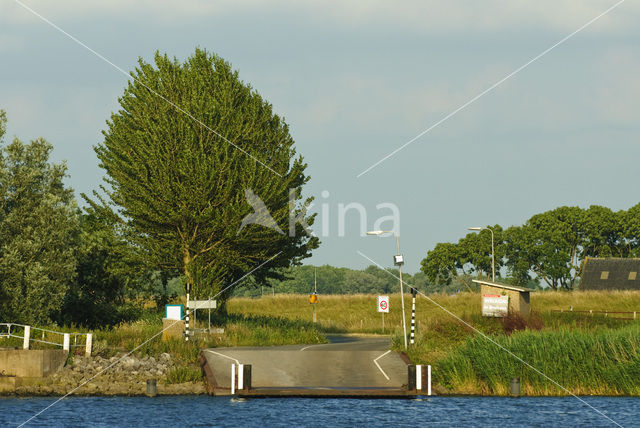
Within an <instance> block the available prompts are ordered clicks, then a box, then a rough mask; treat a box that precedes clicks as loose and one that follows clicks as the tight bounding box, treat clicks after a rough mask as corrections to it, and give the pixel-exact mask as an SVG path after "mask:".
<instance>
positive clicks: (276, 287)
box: [235, 265, 475, 297]
mask: <svg viewBox="0 0 640 428" xmlns="http://www.w3.org/2000/svg"><path fill="white" fill-rule="evenodd" d="M282 273H283V275H284V276H285V277H286V279H283V280H271V281H269V284H268V286H267V287H256V286H251V285H249V284H248V285H246V286H245V287H242V288H238V289H237V290H236V292H235V296H244V297H256V296H260V295H262V294H272V293H274V294H275V293H297V294H306V293H313V291H314V285H315V287H316V289H317V291H318V293H319V294H358V293H362V294H370V293H374V294H392V293H398V292H399V291H400V282H399V272H398V270H397V269H391V268H390V269H386V270H385V269H380V268H378V267H377V266H369V267H367V268H366V269H364V270H356V269H349V268H338V267H334V266H329V265H324V266H317V267H316V266H309V265H305V266H294V267H291V268H288V269H286V270H284V271H282ZM402 281H403V283H404V286H405V288H406V290H405V292H407V293H408V292H409V287H412V286H413V287H416V288H417V289H418V290H420V291H422V292H428V293H435V292H446V293H455V292H456V291H467V290H469V289H475V287H474V285H473V283H471V281H470V280H469V279H468V278H464V279H463V278H460V281H452V282H451V283H450V284H440V285H433V284H430V283H429V282H428V280H427V276H426V274H424V273H422V272H418V273H416V274H414V275H411V274H408V273H404V272H403V273H402Z"/></svg>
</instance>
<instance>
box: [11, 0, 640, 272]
mask: <svg viewBox="0 0 640 428" xmlns="http://www.w3.org/2000/svg"><path fill="white" fill-rule="evenodd" d="M616 3H617V2H616V1H589V0H586V1H562V0H556V1H519V2H513V1H483V2H477V1H471V0H469V1H455V0H453V1H406V2H390V1H386V2H385V1H371V0H354V1H350V2H341V1H330V0H325V1H309V2H295V1H271V2H259V1H244V2H243V1H218V2H205V1H181V2H179V3H178V2H169V1H138V2H126V1H110V2H102V3H94V2H85V1H58V2H45V1H25V2H24V4H26V5H28V6H29V7H31V8H33V9H34V10H35V11H37V12H38V13H39V14H41V15H42V16H43V17H46V18H47V19H49V20H50V21H51V22H53V23H55V24H56V25H58V26H59V27H60V28H62V29H64V30H65V31H67V32H68V33H69V34H71V35H73V36H75V37H77V38H78V39H79V40H81V41H82V42H83V43H85V44H86V45H87V46H90V47H91V48H92V49H94V50H95V51H97V52H99V53H100V54H102V55H104V56H105V57H106V58H108V59H109V60H110V61H112V62H113V63H114V64H116V65H118V66H119V67H122V68H123V69H125V70H130V69H132V68H133V67H134V66H135V63H136V61H137V58H138V57H140V56H141V57H143V58H145V59H147V60H149V59H151V57H152V55H153V53H154V52H155V50H160V51H161V52H166V53H168V54H169V55H171V56H176V57H178V58H180V59H184V58H185V57H187V56H189V55H190V54H191V53H192V52H193V51H194V49H195V47H196V46H200V47H203V48H206V49H207V50H210V51H213V52H216V53H217V54H219V55H220V56H222V57H224V58H225V59H226V60H228V61H229V62H231V63H232V65H233V66H234V68H236V69H238V70H239V72H240V76H241V78H242V79H243V80H244V81H246V82H248V83H250V84H251V85H252V86H253V87H254V88H255V89H257V90H258V91H259V92H260V93H261V94H262V95H263V96H264V97H265V98H266V99H267V100H269V101H270V102H271V103H272V104H273V105H274V109H275V111H276V112H277V113H278V114H281V115H282V116H284V117H285V118H286V120H287V122H288V123H289V125H290V127H291V132H292V135H293V137H294V138H295V140H296V146H297V150H298V152H299V153H301V154H302V155H303V156H304V157H305V159H306V160H307V161H308V163H309V168H308V172H309V174H310V175H311V181H310V183H309V185H308V187H307V188H306V193H307V194H308V195H314V196H316V208H317V209H318V211H320V208H321V204H325V206H326V207H327V209H328V213H329V216H328V217H325V218H326V220H325V222H326V223H328V224H329V231H328V234H327V235H328V236H324V237H322V241H323V244H322V245H321V247H320V248H319V249H318V250H316V251H315V253H314V256H313V258H311V259H309V260H308V261H307V262H308V263H314V264H324V263H329V264H333V265H336V266H349V267H354V268H360V267H364V266H366V265H368V264H370V262H369V261H367V260H366V259H364V258H363V257H362V256H360V255H358V253H357V251H361V252H362V253H364V254H366V255H368V256H369V257H371V258H372V259H373V260H375V261H377V262H379V263H380V264H382V265H390V264H391V255H392V254H393V253H394V251H395V243H394V242H393V240H392V239H391V238H378V237H362V236H360V226H359V218H358V216H357V215H356V213H355V212H354V211H352V212H349V214H348V215H347V218H346V229H345V230H346V235H345V236H344V237H339V236H338V207H339V204H340V203H342V204H348V203H352V202H356V203H360V204H362V205H363V206H364V207H365V208H366V210H367V227H366V228H372V227H373V223H374V221H375V220H376V218H378V217H380V216H383V215H388V214H389V211H388V210H377V209H376V205H377V204H380V203H393V204H395V205H396V206H397V207H398V209H399V211H400V244H401V247H402V252H403V253H405V256H406V259H407V266H406V268H407V270H408V271H409V272H415V271H417V270H418V269H419V262H420V260H421V259H422V258H424V256H425V255H426V252H427V251H428V250H429V249H431V248H433V246H434V245H435V244H436V243H437V242H443V241H457V240H458V239H459V238H460V237H462V236H463V235H464V234H465V233H467V231H466V228H467V227H469V226H479V225H487V224H495V223H500V224H501V225H503V226H510V225H514V224H521V223H523V222H524V221H526V220H527V219H528V218H529V217H530V216H531V215H533V214H535V213H538V212H542V211H545V210H548V209H553V208H555V207H557V206H560V205H578V206H582V207H587V206H589V205H592V204H599V205H604V206H608V207H611V208H613V209H627V208H629V207H631V206H633V205H635V204H636V203H638V202H639V198H638V196H637V195H636V194H635V193H636V192H635V188H636V183H637V177H638V174H637V170H638V168H637V162H638V159H640V144H639V141H638V135H639V131H640V109H639V107H640V73H638V70H639V69H640V27H639V26H637V25H636V24H637V22H640V4H639V3H637V2H632V1H626V2H624V3H622V4H620V5H619V6H617V7H616V8H615V9H613V10H612V11H611V12H610V13H608V14H607V15H605V16H603V17H602V18H600V19H598V20H597V21H596V22H594V23H593V24H592V25H590V26H588V27H587V28H585V29H584V30H582V31H581V32H579V33H578V34H576V35H575V36H573V37H571V38H570V39H568V40H567V41H566V42H565V43H563V44H561V45H560V46H558V47H556V48H554V49H553V50H552V51H550V52H549V53H548V54H546V55H545V56H543V57H542V58H540V59H539V60H537V61H535V62H534V63H532V64H531V65H530V66H528V67H527V68H525V69H524V70H522V71H521V72H520V73H518V74H517V75H515V76H513V77H512V78H510V79H508V80H507V81H505V82H504V83H503V84H501V85H499V86H498V87H496V88H495V89H494V90H492V91H490V92H489V93H487V94H486V95H485V96H483V97H482V98H480V99H478V100H477V101H476V102H475V103H473V104H472V105H470V106H469V107H468V108H466V109H464V110H462V111H460V112H459V113H457V114H456V115H454V116H453V117H451V118H450V119H449V120H447V121H446V122H444V123H443V124H442V125H440V126H438V127H436V128H434V129H433V130H432V131H431V132H429V133H427V134H426V135H424V136H423V137H421V138H420V139H418V140H417V141H415V142H414V143H412V144H411V145H409V146H408V147H406V148H405V149H403V150H401V151H400V152H398V153H397V154H396V155H395V156H393V157H391V158H389V159H388V160H386V161H385V162H383V163H381V164H380V165H379V166H377V167H376V168H374V169H372V170H371V171H369V172H368V173H367V174H364V175H362V176H361V177H359V178H358V177H357V176H358V174H360V173H361V172H362V171H364V170H365V169H367V168H368V167H369V166H371V165H372V164H374V163H375V162H377V161H378V160H380V159H381V158H383V157H384V156H386V155H387V154H389V153H390V152H391V151H393V150H394V149H396V148H398V147H400V146H401V145H403V144H404V143H405V142H407V141H408V140H410V139H411V138H413V137H414V136H416V135H417V134H419V133H420V132H422V131H423V130H425V129H427V128H429V127H430V126H431V125H433V124H434V123H436V122H438V121H439V120H440V119H442V118H443V117H444V116H446V115H447V114H449V113H450V112H452V111H454V110H455V109H457V108H458V107H460V106H461V105H463V104H464V103H465V102H467V101H469V100H470V99H472V98H473V97H474V96H476V95H477V94H479V93H481V92H482V91H484V90H485V89H487V88H489V87H491V85H493V84H494V83H496V82H497V81H499V80H500V79H502V78H503V77H504V76H506V75H508V74H509V73H511V72H512V71H514V70H516V69H517V68H518V67H520V66H521V65H523V64H524V63H526V62H527V61H529V60H530V59H532V58H534V57H535V56H536V55H538V54H540V53H541V52H543V51H544V50H545V49H547V48H549V47H550V46H552V45H553V44H555V43H557V42H558V41H559V40H561V39H562V38H564V37H566V36H567V35H568V34H570V33H572V32H574V31H575V30H576V29H578V28H580V27H581V26H583V25H584V24H586V23H587V22H588V21H590V20H591V19H593V18H595V17H596V16H598V15H600V14H601V13H602V12H604V11H605V10H607V9H608V8H610V7H611V6H613V5H615V4H616ZM126 80H127V79H126V77H125V76H124V75H122V74H121V73H120V72H118V71H117V70H116V69H114V68H113V67H112V66H110V65H109V64H107V63H105V62H104V61H102V60H101V59H99V58H97V57H96V56H95V55H93V54H92V53H90V52H88V51H87V50H86V49H84V48H82V47H81V46H79V45H78V44H76V43H74V42H73V41H72V40H70V39H69V38H68V37H66V36H65V35H63V34H61V33H60V32H58V31H56V30H55V29H53V28H52V27H51V26H49V25H48V24H46V23H45V22H43V21H42V20H41V19H39V18H37V17H35V16H34V15H33V14H32V13H30V12H29V11H27V10H26V9H25V8H23V7H22V6H21V5H20V4H19V3H16V2H14V1H13V0H0V108H2V109H4V110H6V111H7V115H8V118H9V127H8V134H9V136H10V137H11V136H13V135H16V136H18V137H20V138H22V139H30V138H34V137H37V136H43V137H45V138H47V139H48V140H49V141H50V142H51V143H52V144H53V145H54V159H55V160H57V161H58V160H62V159H65V160H66V161H67V164H68V166H69V173H70V178H69V180H68V182H69V184H70V185H71V186H72V187H73V188H74V189H75V190H76V192H77V193H78V194H79V193H80V192H90V191H91V190H93V189H95V188H96V187H97V186H98V185H99V184H100V181H101V177H102V171H101V170H100V168H99V167H98V165H97V160H96V157H95V154H94V152H93V150H92V146H93V145H95V144H97V143H99V142H100V141H101V130H102V129H104V127H105V120H106V119H107V118H108V117H109V115H110V113H111V112H112V111H115V110H117V108H118V104H117V97H118V96H119V95H120V94H121V93H122V91H123V88H124V86H125V84H126ZM323 191H327V192H328V195H329V196H327V197H323V196H322V192H323ZM325 195H326V193H325ZM321 214H322V213H321ZM321 223H322V218H319V219H318V226H320V225H321ZM317 232H318V233H321V232H322V231H320V230H318V231H317Z"/></svg>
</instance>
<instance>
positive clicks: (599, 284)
mask: <svg viewBox="0 0 640 428" xmlns="http://www.w3.org/2000/svg"><path fill="white" fill-rule="evenodd" d="M578 289H579V290H640V259H638V258H619V257H606V258H604V257H603V258H599V257H587V258H586V259H585V261H584V266H583V268H582V275H581V277H580V285H579V286H578Z"/></svg>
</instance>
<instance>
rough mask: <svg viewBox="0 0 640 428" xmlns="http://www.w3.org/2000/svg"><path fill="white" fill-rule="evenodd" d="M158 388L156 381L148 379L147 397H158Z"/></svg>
mask: <svg viewBox="0 0 640 428" xmlns="http://www.w3.org/2000/svg"><path fill="white" fill-rule="evenodd" d="M156 386H157V385H156V380H155V379H147V397H155V396H156V395H157V393H158V391H157V389H156Z"/></svg>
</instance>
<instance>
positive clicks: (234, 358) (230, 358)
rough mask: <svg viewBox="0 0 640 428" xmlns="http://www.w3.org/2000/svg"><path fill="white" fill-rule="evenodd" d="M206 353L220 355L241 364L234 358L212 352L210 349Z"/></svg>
mask: <svg viewBox="0 0 640 428" xmlns="http://www.w3.org/2000/svg"><path fill="white" fill-rule="evenodd" d="M205 351H207V352H211V353H212V354H216V355H220V356H221V357H224V358H228V359H230V360H233V361H235V362H236V364H240V361H238V360H236V359H235V358H232V357H230V356H228V355H224V354H221V353H220V352H215V351H212V350H210V349H205Z"/></svg>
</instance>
